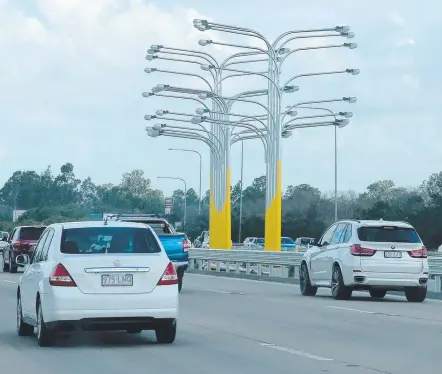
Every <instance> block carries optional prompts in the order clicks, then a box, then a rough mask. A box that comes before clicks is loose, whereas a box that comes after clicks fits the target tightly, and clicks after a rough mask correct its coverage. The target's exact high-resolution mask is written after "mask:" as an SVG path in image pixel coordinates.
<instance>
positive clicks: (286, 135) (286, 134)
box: [281, 130, 293, 139]
mask: <svg viewBox="0 0 442 374" xmlns="http://www.w3.org/2000/svg"><path fill="white" fill-rule="evenodd" d="M292 134H293V131H291V130H284V131H283V132H282V133H281V136H282V138H283V139H287V138H290V137H291V136H292Z"/></svg>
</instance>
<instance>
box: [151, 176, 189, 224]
mask: <svg viewBox="0 0 442 374" xmlns="http://www.w3.org/2000/svg"><path fill="white" fill-rule="evenodd" d="M157 178H158V179H173V180H179V181H181V182H183V183H184V218H183V232H186V220H187V184H186V181H185V180H184V179H183V178H179V177H157Z"/></svg>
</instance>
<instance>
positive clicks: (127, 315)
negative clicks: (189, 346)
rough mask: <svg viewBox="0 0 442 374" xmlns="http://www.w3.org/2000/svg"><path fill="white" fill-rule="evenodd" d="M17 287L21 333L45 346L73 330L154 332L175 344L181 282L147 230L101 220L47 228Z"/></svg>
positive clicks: (23, 260) (20, 260)
mask: <svg viewBox="0 0 442 374" xmlns="http://www.w3.org/2000/svg"><path fill="white" fill-rule="evenodd" d="M16 262H17V265H19V266H24V267H25V272H24V273H23V275H22V276H21V278H20V282H19V283H18V288H17V332H18V335H20V336H27V335H32V334H33V332H34V327H36V328H37V340H38V344H39V345H40V346H50V345H53V344H54V343H55V342H56V337H57V334H58V333H59V332H70V331H74V330H125V331H127V332H129V333H139V332H141V331H142V330H155V333H156V337H157V341H158V342H159V343H172V342H173V341H174V340H175V335H176V327H177V323H176V321H177V317H178V277H177V273H176V271H175V268H174V266H173V264H172V263H171V262H170V260H169V258H168V257H167V254H166V253H165V251H164V249H163V247H162V245H161V242H160V240H159V239H158V236H157V235H156V234H155V232H154V231H153V230H152V229H151V228H150V227H149V226H147V225H144V224H140V223H128V222H115V221H109V222H108V221H95V222H76V223H75V222H72V223H63V224H53V225H50V226H49V227H47V228H46V230H45V231H44V232H43V233H42V235H41V237H40V240H39V242H38V244H37V246H36V248H35V250H34V252H33V257H32V258H31V259H29V257H28V256H27V255H19V256H17V260H16Z"/></svg>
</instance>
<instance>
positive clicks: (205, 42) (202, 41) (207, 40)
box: [198, 39, 213, 47]
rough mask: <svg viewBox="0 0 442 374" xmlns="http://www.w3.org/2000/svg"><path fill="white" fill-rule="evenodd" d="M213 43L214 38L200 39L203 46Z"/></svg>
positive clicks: (199, 42)
mask: <svg viewBox="0 0 442 374" xmlns="http://www.w3.org/2000/svg"><path fill="white" fill-rule="evenodd" d="M212 43H213V42H212V40H209V39H201V40H199V41H198V44H199V45H200V46H201V47H205V46H206V45H209V44H212Z"/></svg>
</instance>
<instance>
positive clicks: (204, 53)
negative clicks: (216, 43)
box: [160, 46, 219, 66]
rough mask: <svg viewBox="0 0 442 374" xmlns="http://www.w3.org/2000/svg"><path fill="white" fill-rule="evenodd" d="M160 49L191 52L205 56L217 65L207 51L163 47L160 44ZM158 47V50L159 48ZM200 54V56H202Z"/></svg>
mask: <svg viewBox="0 0 442 374" xmlns="http://www.w3.org/2000/svg"><path fill="white" fill-rule="evenodd" d="M161 49H169V50H171V51H177V52H185V53H193V54H195V55H202V56H205V57H207V58H209V59H211V60H212V61H213V63H214V64H215V65H217V66H219V64H218V61H217V60H216V59H215V57H213V56H212V55H211V54H209V53H207V52H202V51H194V50H191V49H182V48H171V47H164V46H162V47H161ZM161 49H160V50H161ZM202 56H201V57H202ZM195 57H200V56H195Z"/></svg>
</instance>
